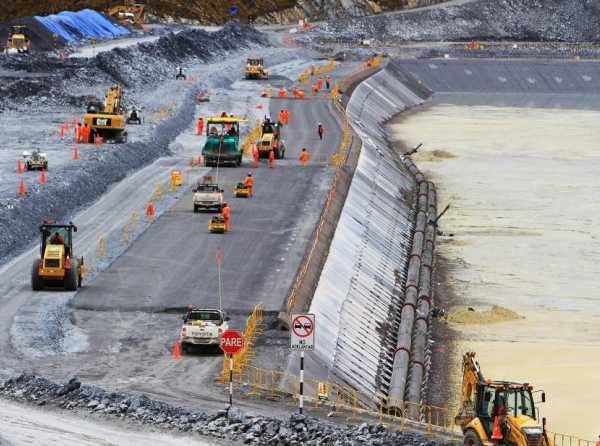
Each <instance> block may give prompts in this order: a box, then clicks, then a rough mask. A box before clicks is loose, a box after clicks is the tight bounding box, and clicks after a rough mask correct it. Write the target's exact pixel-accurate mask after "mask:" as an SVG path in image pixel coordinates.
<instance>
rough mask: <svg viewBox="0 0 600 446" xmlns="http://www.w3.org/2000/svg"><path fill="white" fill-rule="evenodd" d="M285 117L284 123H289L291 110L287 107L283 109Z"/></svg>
mask: <svg viewBox="0 0 600 446" xmlns="http://www.w3.org/2000/svg"><path fill="white" fill-rule="evenodd" d="M283 117H284V118H285V121H284V124H285V125H288V122H290V112H289V111H288V109H287V108H284V109H283Z"/></svg>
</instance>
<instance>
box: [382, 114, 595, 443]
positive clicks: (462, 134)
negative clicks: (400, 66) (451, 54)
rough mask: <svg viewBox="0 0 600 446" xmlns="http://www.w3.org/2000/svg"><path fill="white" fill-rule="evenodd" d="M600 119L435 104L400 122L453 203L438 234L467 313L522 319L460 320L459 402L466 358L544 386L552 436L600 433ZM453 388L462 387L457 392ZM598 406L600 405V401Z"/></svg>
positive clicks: (451, 357) (455, 353)
mask: <svg viewBox="0 0 600 446" xmlns="http://www.w3.org/2000/svg"><path fill="white" fill-rule="evenodd" d="M599 121H600V113H598V112H593V111H581V110H551V109H513V108H499V107H486V106H477V107H465V106H453V105H433V106H429V107H427V108H424V109H423V110H422V112H420V113H412V114H408V115H405V116H402V117H401V118H400V119H399V120H397V121H395V122H394V123H392V124H391V130H392V131H393V134H394V138H395V139H398V140H401V141H402V142H403V143H404V144H405V145H406V146H408V147H411V146H415V145H416V144H418V143H419V142H424V143H425V145H424V148H423V149H422V150H421V151H420V153H419V154H417V155H416V156H414V157H413V159H414V161H415V162H416V163H417V164H418V166H419V167H420V168H421V169H422V170H423V171H424V173H425V174H426V175H428V177H429V178H430V179H431V180H432V181H434V182H435V183H436V186H437V188H438V193H439V203H438V206H439V208H440V209H442V208H443V207H444V206H445V205H446V203H451V206H452V208H451V210H450V212H448V214H447V215H446V216H445V217H444V218H443V220H442V222H441V227H440V229H441V230H442V231H444V233H452V234H454V236H453V237H448V236H442V237H439V239H438V240H439V243H438V255H439V256H441V257H442V258H443V259H444V260H445V263H446V268H447V272H446V273H445V275H446V276H447V278H446V279H445V283H444V284H440V285H439V286H440V287H442V288H443V286H444V285H445V286H447V287H448V288H450V289H451V290H452V293H453V294H454V295H455V296H456V297H455V299H453V300H451V305H452V307H451V308H450V310H451V311H455V310H456V309H457V308H455V307H456V306H457V305H462V306H470V307H474V308H476V309H483V310H485V309H489V308H490V307H492V306H493V305H500V306H503V307H505V308H508V309H510V310H513V311H515V312H516V313H518V314H519V315H520V316H523V317H524V319H520V320H514V321H509V322H502V323H497V324H485V325H479V324H477V325H469V324H450V327H449V328H450V331H451V332H452V331H455V332H456V333H457V334H458V335H457V337H458V339H457V340H456V341H455V342H454V343H453V346H452V347H449V348H447V352H446V353H445V354H446V355H448V358H447V362H448V363H449V364H452V365H453V366H454V370H453V372H452V373H451V374H450V377H447V380H448V385H449V386H452V387H454V388H455V392H454V396H456V395H458V391H459V387H458V386H459V385H460V355H461V354H462V353H463V352H464V351H467V350H472V351H476V352H477V354H478V357H479V360H480V363H481V366H482V370H483V372H484V374H485V375H486V376H488V377H490V378H492V377H493V378H495V379H501V378H506V379H512V380H515V381H523V382H531V383H532V384H533V385H534V387H535V388H540V389H542V388H543V389H544V390H545V391H546V393H547V398H548V399H547V403H546V404H545V405H543V406H541V407H540V409H541V412H542V414H543V416H546V417H547V418H548V423H549V427H550V429H551V430H553V431H556V432H561V433H568V434H575V435H578V436H580V437H583V438H588V439H594V438H596V437H597V435H598V432H596V430H597V429H598V422H597V410H596V406H597V403H596V402H597V399H598V397H599V396H600V390H598V388H597V384H598V382H600V372H599V370H600V295H597V289H598V286H597V284H598V279H597V277H599V273H600V263H599V262H598V261H597V259H598V258H599V257H600V230H599V228H598V226H597V225H596V223H594V222H596V221H598V220H600V205H599V203H600V182H598V181H597V172H600V150H598V149H600V132H599V131H597V130H596V127H597V126H596V124H595V123H597V122H599ZM451 390H452V389H451ZM595 403H596V404H595Z"/></svg>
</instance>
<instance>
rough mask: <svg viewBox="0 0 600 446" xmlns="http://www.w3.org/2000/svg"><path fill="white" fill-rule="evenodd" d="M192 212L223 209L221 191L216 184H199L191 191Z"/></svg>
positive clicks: (219, 210)
mask: <svg viewBox="0 0 600 446" xmlns="http://www.w3.org/2000/svg"><path fill="white" fill-rule="evenodd" d="M192 192H193V195H192V199H193V201H194V212H199V211H200V210H213V211H217V212H221V210H222V209H223V189H221V188H220V187H219V185H218V184H212V183H199V184H197V185H196V186H195V187H194V189H193V191H192Z"/></svg>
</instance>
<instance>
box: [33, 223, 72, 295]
mask: <svg viewBox="0 0 600 446" xmlns="http://www.w3.org/2000/svg"><path fill="white" fill-rule="evenodd" d="M74 232H77V227H76V226H75V225H74V224H73V223H69V224H55V223H53V222H44V224H42V225H41V226H40V234H41V241H40V258H39V259H36V260H34V262H33V267H32V270H31V288H32V289H33V290H35V291H39V290H42V289H44V287H46V286H57V287H62V288H64V289H66V290H67V291H75V290H77V288H78V287H81V285H82V280H83V257H80V258H75V256H74V253H73V233H74Z"/></svg>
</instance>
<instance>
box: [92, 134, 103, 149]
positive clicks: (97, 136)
mask: <svg viewBox="0 0 600 446" xmlns="http://www.w3.org/2000/svg"><path fill="white" fill-rule="evenodd" d="M94 142H95V143H96V146H97V147H100V145H101V144H102V137H101V136H100V135H96V140H95V141H94Z"/></svg>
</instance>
